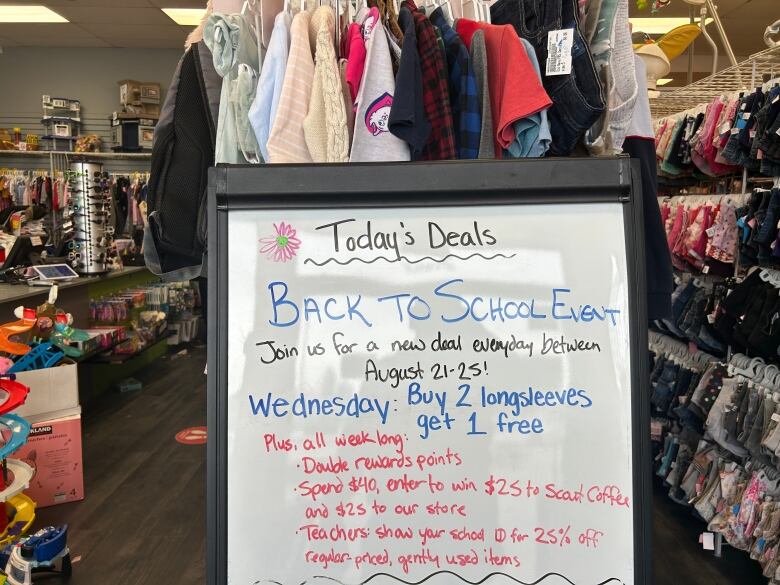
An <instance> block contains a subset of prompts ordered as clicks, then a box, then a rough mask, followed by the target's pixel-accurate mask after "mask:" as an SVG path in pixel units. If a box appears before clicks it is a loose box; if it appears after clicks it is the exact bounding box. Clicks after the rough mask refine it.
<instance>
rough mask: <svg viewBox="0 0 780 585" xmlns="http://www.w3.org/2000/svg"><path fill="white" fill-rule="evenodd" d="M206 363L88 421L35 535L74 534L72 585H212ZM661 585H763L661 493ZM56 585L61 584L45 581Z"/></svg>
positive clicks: (164, 365)
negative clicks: (194, 436) (73, 485)
mask: <svg viewBox="0 0 780 585" xmlns="http://www.w3.org/2000/svg"><path fill="white" fill-rule="evenodd" d="M205 359H206V354H205V351H204V350H203V349H195V350H190V352H189V355H188V356H186V357H180V358H177V359H171V357H168V358H166V359H163V360H160V361H158V362H157V363H156V364H155V365H154V367H152V368H148V369H147V371H145V372H142V373H141V374H140V375H138V376H137V377H138V378H139V379H141V380H142V381H143V382H144V389H143V390H142V391H141V392H139V393H136V394H133V395H129V396H117V395H114V396H112V397H111V399H109V400H107V401H105V403H104V404H102V405H101V406H100V407H98V408H97V409H96V410H95V411H94V412H91V413H89V414H88V415H87V416H86V417H85V420H84V428H83V433H84V468H85V483H86V488H85V489H86V495H87V497H86V499H85V500H84V501H83V502H77V503H73V504H66V505H62V506H54V507H52V508H45V509H43V510H40V514H39V519H38V520H37V522H36V526H44V525H46V524H61V523H63V522H67V523H69V524H70V527H71V531H70V545H71V551H72V553H73V555H75V556H80V557H81V559H80V560H79V561H78V562H77V563H76V564H75V565H74V566H73V578H72V580H71V581H70V583H72V584H73V585H108V584H110V583H117V584H121V585H179V584H182V585H185V584H186V585H189V584H198V585H199V584H202V583H205V554H206V549H205V498H206V495H205V491H206V483H205V482H206V449H205V446H184V445H180V444H178V443H177V442H176V441H175V440H174V438H173V437H174V435H175V434H176V433H177V432H178V431H180V430H181V429H183V428H185V427H189V426H199V425H204V424H205V421H206V377H205V376H204V375H203V367H204V364H205ZM654 499H655V502H654V505H655V509H654V535H655V551H654V556H655V583H656V585H753V584H755V585H759V584H760V585H764V584H765V583H766V579H764V578H763V577H762V576H761V571H760V569H759V566H758V564H757V563H755V562H753V561H751V560H750V559H749V558H748V556H747V555H746V554H745V553H743V552H740V551H736V550H734V549H731V548H728V547H724V552H723V558H720V559H717V558H715V557H714V556H713V554H712V553H711V552H707V551H704V550H702V548H701V547H700V546H699V545H698V535H699V533H700V532H701V531H702V530H703V527H704V525H703V523H702V522H700V521H698V520H696V519H694V518H693V517H692V516H691V514H690V511H689V510H687V509H686V508H683V507H681V506H679V505H677V504H675V503H674V502H672V501H671V500H669V499H668V498H667V497H666V495H665V493H664V491H663V490H662V489H661V488H660V487H659V486H656V491H655V498H654ZM45 582H46V583H55V582H58V581H56V580H49V579H47V580H46V581H45Z"/></svg>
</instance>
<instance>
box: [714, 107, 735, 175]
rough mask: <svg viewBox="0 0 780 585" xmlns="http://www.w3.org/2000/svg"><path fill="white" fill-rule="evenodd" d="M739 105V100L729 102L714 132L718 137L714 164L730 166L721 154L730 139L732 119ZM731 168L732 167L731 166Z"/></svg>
mask: <svg viewBox="0 0 780 585" xmlns="http://www.w3.org/2000/svg"><path fill="white" fill-rule="evenodd" d="M739 104H740V99H739V98H735V99H733V100H732V101H730V102H729V105H728V106H727V108H726V110H725V112H726V113H725V115H724V117H723V121H722V122H721V125H720V127H718V128H717V129H716V131H715V132H716V134H717V135H718V137H719V138H718V141H717V143H716V144H715V162H716V163H718V164H721V165H726V166H730V165H729V162H728V161H727V160H726V159H725V158H723V157H722V156H721V152H722V151H723V149H724V148H726V143H727V142H728V141H729V138H730V137H731V126H732V125H733V124H734V118H735V117H736V115H737V108H739ZM731 168H734V167H733V166H732V167H731Z"/></svg>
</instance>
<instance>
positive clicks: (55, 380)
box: [14, 363, 79, 420]
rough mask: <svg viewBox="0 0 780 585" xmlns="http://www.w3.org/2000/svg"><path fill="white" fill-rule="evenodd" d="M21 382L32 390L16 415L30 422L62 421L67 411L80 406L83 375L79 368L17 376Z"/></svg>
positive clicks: (53, 369) (64, 368)
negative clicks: (64, 412) (80, 382)
mask: <svg viewBox="0 0 780 585" xmlns="http://www.w3.org/2000/svg"><path fill="white" fill-rule="evenodd" d="M16 379H17V381H18V382H20V383H22V384H24V385H25V386H27V387H29V388H30V393H29V394H28V395H27V400H26V401H25V403H24V404H23V405H22V406H20V407H19V408H17V409H16V410H15V411H14V414H18V415H19V416H21V417H23V418H26V419H27V420H34V419H37V420H42V419H45V420H52V419H56V418H61V417H62V416H63V411H72V410H73V409H74V408H78V406H79V375H78V366H77V365H76V364H73V363H71V364H66V365H62V366H56V367H54V368H46V369H43V370H31V371H29V372H20V373H18V374H16Z"/></svg>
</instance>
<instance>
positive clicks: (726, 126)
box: [719, 122, 731, 134]
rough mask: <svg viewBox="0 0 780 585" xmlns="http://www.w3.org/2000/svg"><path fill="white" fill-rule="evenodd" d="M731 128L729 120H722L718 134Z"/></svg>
mask: <svg viewBox="0 0 780 585" xmlns="http://www.w3.org/2000/svg"><path fill="white" fill-rule="evenodd" d="M729 130H731V122H723V124H721V125H720V132H719V133H720V134H725V133H726V132H728V131H729Z"/></svg>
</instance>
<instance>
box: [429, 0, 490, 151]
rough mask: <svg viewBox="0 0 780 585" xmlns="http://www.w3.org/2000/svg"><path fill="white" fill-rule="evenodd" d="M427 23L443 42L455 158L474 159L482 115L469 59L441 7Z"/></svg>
mask: <svg viewBox="0 0 780 585" xmlns="http://www.w3.org/2000/svg"><path fill="white" fill-rule="evenodd" d="M431 22H432V23H433V25H434V26H435V27H436V28H437V29H438V30H439V32H441V36H442V40H443V41H444V48H445V56H446V63H447V68H448V70H449V90H450V105H451V106H452V117H453V121H454V123H455V129H456V132H455V146H456V148H457V149H458V158H461V159H474V158H477V156H478V155H479V137H480V131H481V130H482V115H481V112H480V109H481V108H480V105H481V104H480V103H479V95H478V92H477V81H476V79H475V77H474V68H473V67H472V64H471V57H470V56H469V52H468V49H466V45H465V44H463V40H462V39H461V38H460V36H459V35H458V33H456V32H455V31H454V30H453V28H452V27H451V26H450V25H449V23H448V22H447V20H446V19H445V18H444V11H443V10H442V8H441V7H439V8H437V9H436V10H434V11H433V12H432V13H431Z"/></svg>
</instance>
